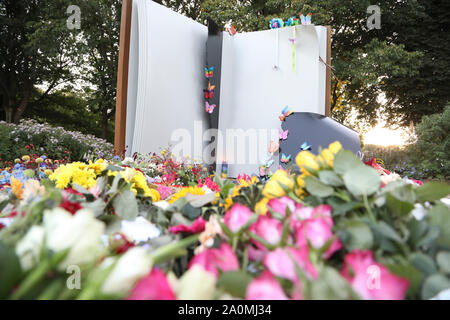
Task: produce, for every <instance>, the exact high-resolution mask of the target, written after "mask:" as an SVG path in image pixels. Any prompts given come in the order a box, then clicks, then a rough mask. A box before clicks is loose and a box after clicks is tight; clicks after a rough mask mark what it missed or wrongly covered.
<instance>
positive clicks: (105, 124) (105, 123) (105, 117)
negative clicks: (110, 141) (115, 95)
mask: <svg viewBox="0 0 450 320" xmlns="http://www.w3.org/2000/svg"><path fill="white" fill-rule="evenodd" d="M105 109H106V110H104V111H103V112H102V138H103V139H105V140H106V139H107V138H108V110H107V108H105Z"/></svg>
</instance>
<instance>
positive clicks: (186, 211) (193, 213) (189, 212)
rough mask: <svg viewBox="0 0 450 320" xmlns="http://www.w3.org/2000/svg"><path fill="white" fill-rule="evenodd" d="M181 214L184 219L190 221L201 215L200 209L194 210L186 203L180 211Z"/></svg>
mask: <svg viewBox="0 0 450 320" xmlns="http://www.w3.org/2000/svg"><path fill="white" fill-rule="evenodd" d="M181 213H182V214H183V215H184V216H185V217H187V218H189V219H191V220H195V219H197V218H198V217H199V216H200V214H201V213H202V209H201V208H196V207H194V206H192V205H191V204H190V203H187V204H186V205H185V206H183V209H181Z"/></svg>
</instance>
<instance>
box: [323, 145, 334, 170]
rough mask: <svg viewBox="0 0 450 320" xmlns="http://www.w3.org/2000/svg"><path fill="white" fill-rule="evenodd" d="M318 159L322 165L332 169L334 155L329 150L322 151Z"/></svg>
mask: <svg viewBox="0 0 450 320" xmlns="http://www.w3.org/2000/svg"><path fill="white" fill-rule="evenodd" d="M319 159H320V161H322V162H323V164H325V165H327V166H328V167H330V168H333V162H334V154H333V152H332V151H330V149H324V150H322V152H321V153H320V156H319Z"/></svg>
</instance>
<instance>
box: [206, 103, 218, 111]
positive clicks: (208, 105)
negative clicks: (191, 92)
mask: <svg viewBox="0 0 450 320" xmlns="http://www.w3.org/2000/svg"><path fill="white" fill-rule="evenodd" d="M215 107H216V105H215V104H211V105H210V104H209V102H208V101H206V102H205V110H206V112H208V113H210V114H211V113H213V111H214V108H215Z"/></svg>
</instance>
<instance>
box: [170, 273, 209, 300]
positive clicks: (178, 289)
mask: <svg viewBox="0 0 450 320" xmlns="http://www.w3.org/2000/svg"><path fill="white" fill-rule="evenodd" d="M168 281H169V284H170V287H171V288H173V289H174V291H175V294H176V296H177V298H178V299H179V300H211V299H213V297H214V293H215V291H216V278H215V277H214V275H212V274H211V273H210V272H207V271H205V269H203V267H202V266H199V265H193V266H192V267H191V268H190V269H189V270H188V271H186V272H185V273H184V274H183V276H182V277H181V278H180V279H179V280H177V279H176V278H175V277H168Z"/></svg>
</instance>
